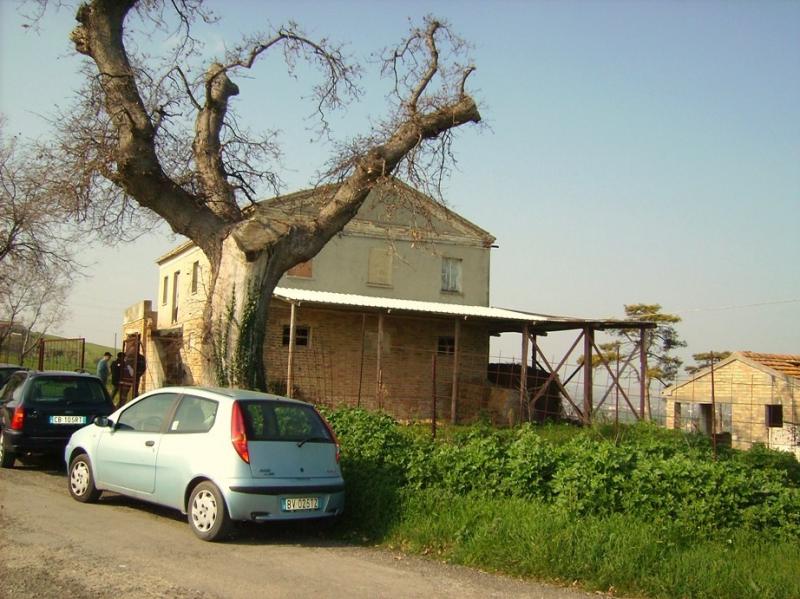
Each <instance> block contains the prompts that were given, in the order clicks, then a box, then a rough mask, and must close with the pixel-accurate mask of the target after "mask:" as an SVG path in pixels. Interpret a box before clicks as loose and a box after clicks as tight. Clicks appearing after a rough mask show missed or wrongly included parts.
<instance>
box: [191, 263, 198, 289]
mask: <svg viewBox="0 0 800 599" xmlns="http://www.w3.org/2000/svg"><path fill="white" fill-rule="evenodd" d="M199 278H200V262H195V263H194V264H192V293H197V281H198V279H199Z"/></svg>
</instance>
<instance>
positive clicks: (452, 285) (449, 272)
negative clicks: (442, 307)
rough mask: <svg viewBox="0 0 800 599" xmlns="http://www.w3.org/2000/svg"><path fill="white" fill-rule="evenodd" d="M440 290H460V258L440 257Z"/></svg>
mask: <svg viewBox="0 0 800 599" xmlns="http://www.w3.org/2000/svg"><path fill="white" fill-rule="evenodd" d="M442 291H448V292H451V293H459V292H461V259H460V258H442Z"/></svg>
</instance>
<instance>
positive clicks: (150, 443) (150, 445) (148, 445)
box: [144, 441, 156, 447]
mask: <svg viewBox="0 0 800 599" xmlns="http://www.w3.org/2000/svg"><path fill="white" fill-rule="evenodd" d="M144 444H145V445H146V446H147V447H152V446H153V445H155V444H156V442H155V441H145V442H144Z"/></svg>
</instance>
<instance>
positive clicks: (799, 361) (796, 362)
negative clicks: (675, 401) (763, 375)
mask: <svg viewBox="0 0 800 599" xmlns="http://www.w3.org/2000/svg"><path fill="white" fill-rule="evenodd" d="M736 361H739V362H743V363H745V364H747V365H749V366H751V367H753V368H756V369H758V370H761V371H764V372H767V373H769V374H777V375H779V376H783V377H792V378H796V379H800V356H799V355H792V354H762V353H758V352H752V351H735V352H733V353H731V355H730V356H728V357H727V358H725V359H724V360H722V361H720V362H718V363H717V364H715V365H714V371H715V372H716V371H717V370H719V369H720V368H722V367H723V366H727V365H728V364H730V363H731V362H736ZM710 372H711V368H710V367H708V368H703V369H702V370H698V371H697V372H695V373H694V374H693V375H692V376H691V377H690V378H689V379H687V380H685V381H681V382H680V383H676V384H674V385H670V386H669V387H665V388H664V390H663V391H662V395H669V394H670V393H672V392H673V391H675V390H676V389H679V388H681V387H683V386H685V385H689V384H691V383H693V382H694V381H696V380H697V379H700V378H703V377H704V376H707V375H708V374H709V373H710Z"/></svg>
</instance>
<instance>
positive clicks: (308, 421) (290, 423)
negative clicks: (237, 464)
mask: <svg viewBox="0 0 800 599" xmlns="http://www.w3.org/2000/svg"><path fill="white" fill-rule="evenodd" d="M240 403H241V404H242V408H243V410H242V414H243V416H244V420H245V427H247V438H248V439H249V440H252V441H325V442H330V443H332V442H333V439H331V436H330V433H329V432H328V428H327V427H326V426H325V424H324V423H323V422H322V419H321V418H320V417H319V414H317V412H316V410H314V408H313V407H311V406H308V405H303V404H296V403H289V402H279V401H269V400H267V401H263V400H248V401H242V402H240Z"/></svg>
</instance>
